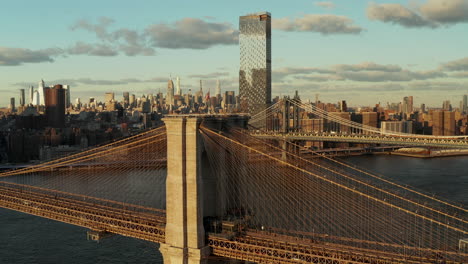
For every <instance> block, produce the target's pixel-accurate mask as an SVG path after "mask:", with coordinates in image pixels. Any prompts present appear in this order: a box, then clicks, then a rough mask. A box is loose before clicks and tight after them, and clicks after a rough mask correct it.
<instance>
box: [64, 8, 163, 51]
mask: <svg viewBox="0 0 468 264" xmlns="http://www.w3.org/2000/svg"><path fill="white" fill-rule="evenodd" d="M113 23H114V20H113V19H111V18H108V17H101V18H99V19H98V22H97V23H95V24H93V23H92V22H89V21H87V20H79V21H77V22H76V23H75V24H73V25H72V26H71V27H70V29H71V30H79V29H82V30H85V31H88V32H91V33H94V34H95V35H96V37H97V38H98V39H99V40H100V41H101V42H102V43H99V44H87V43H82V42H78V43H76V44H75V47H72V48H70V52H71V54H87V55H94V56H116V55H118V54H119V52H122V53H124V54H125V55H127V56H136V55H143V56H153V55H154V54H155V53H156V52H155V50H154V48H153V47H151V46H150V45H149V43H148V41H147V37H146V36H145V35H144V34H143V33H140V32H138V31H136V30H131V29H128V28H120V29H117V30H115V31H111V30H109V27H110V26H111V25H112V24H113Z"/></svg>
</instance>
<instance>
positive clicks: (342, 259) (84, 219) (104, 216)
mask: <svg viewBox="0 0 468 264" xmlns="http://www.w3.org/2000/svg"><path fill="white" fill-rule="evenodd" d="M0 207H4V208H7V209H11V210H16V211H20V212H23V213H27V214H32V215H36V216H40V217H44V218H49V219H52V220H56V221H60V222H64V223H68V224H72V225H77V226H82V227H85V228H89V229H92V230H96V231H106V232H109V233H114V234H119V235H123V236H128V237H133V238H138V239H142V240H146V241H151V242H155V243H164V242H165V222H166V219H165V211H164V210H159V209H154V208H147V207H142V206H137V205H130V204H125V203H120V202H115V201H109V200H104V199H100V198H94V197H88V196H83V195H76V194H69V193H65V192H60V191H54V190H49V189H43V188H40V187H32V186H25V185H19V184H13V183H7V182H0ZM208 244H209V246H210V247H211V249H212V254H213V255H215V256H221V257H228V258H233V259H238V260H247V261H254V262H259V263H298V261H299V262H300V261H302V262H305V263H307V262H309V263H310V262H312V263H376V264H377V263H378V264H384V263H385V264H386V263H434V261H436V260H435V259H431V258H426V257H421V256H419V257H418V256H414V257H408V256H406V257H403V256H401V255H399V254H397V253H391V252H386V251H379V250H373V249H366V248H360V247H357V246H347V245H344V244H343V245H341V244H338V243H328V242H321V243H320V242H319V243H318V242H316V241H314V240H311V239H302V238H299V237H297V236H290V235H289V236H288V235H281V234H279V233H275V232H271V231H269V232H268V233H267V232H264V231H260V232H259V231H255V230H249V231H246V232H243V233H242V234H241V235H239V236H237V237H236V238H234V239H233V240H232V241H231V240H227V239H225V238H222V237H220V236H217V235H213V234H211V235H208ZM397 246H398V245H397ZM406 250H407V252H408V249H406ZM431 253H432V252H431ZM444 253H445V254H447V252H444ZM428 254H429V253H428ZM446 263H451V262H446ZM453 263H455V262H453Z"/></svg>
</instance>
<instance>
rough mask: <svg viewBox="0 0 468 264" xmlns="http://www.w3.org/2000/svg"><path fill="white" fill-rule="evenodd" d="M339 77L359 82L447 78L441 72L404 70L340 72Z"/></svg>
mask: <svg viewBox="0 0 468 264" xmlns="http://www.w3.org/2000/svg"><path fill="white" fill-rule="evenodd" d="M337 75H338V76H340V77H342V78H344V79H347V80H351V81H359V82H386V81H391V82H407V81H412V80H426V79H433V78H439V77H446V76H447V75H446V74H445V73H443V72H439V71H425V72H412V71H409V70H402V71H399V72H386V71H361V72H352V71H346V72H338V73H337Z"/></svg>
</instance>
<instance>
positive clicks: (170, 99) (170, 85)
mask: <svg viewBox="0 0 468 264" xmlns="http://www.w3.org/2000/svg"><path fill="white" fill-rule="evenodd" d="M173 104H174V82H173V81H172V80H171V79H169V80H168V81H167V96H166V105H173Z"/></svg>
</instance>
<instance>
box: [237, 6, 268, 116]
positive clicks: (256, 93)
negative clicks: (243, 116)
mask: <svg viewBox="0 0 468 264" xmlns="http://www.w3.org/2000/svg"><path fill="white" fill-rule="evenodd" d="M239 32H240V34H239V46H240V70H239V96H240V98H241V100H242V101H241V109H242V111H243V112H248V113H250V114H251V115H255V114H257V113H259V112H261V111H263V110H264V109H266V108H267V107H268V106H269V104H270V103H271V15H270V13H268V12H261V13H255V14H249V15H246V16H241V17H240V18H239Z"/></svg>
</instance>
